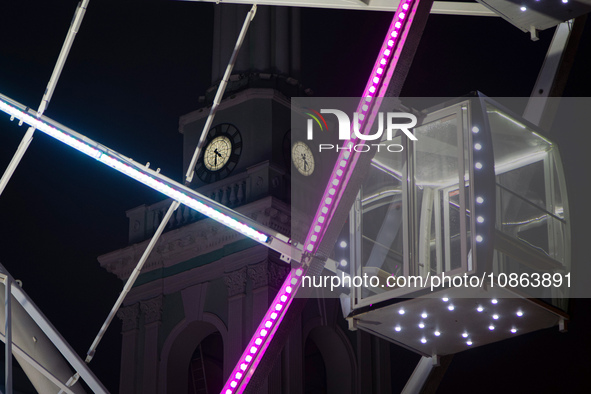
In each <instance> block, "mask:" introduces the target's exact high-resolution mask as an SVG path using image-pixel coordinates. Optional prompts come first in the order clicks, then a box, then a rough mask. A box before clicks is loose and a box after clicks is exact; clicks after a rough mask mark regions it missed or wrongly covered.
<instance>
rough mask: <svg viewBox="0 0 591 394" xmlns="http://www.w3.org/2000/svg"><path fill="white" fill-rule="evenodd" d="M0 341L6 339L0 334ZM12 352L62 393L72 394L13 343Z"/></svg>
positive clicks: (72, 393)
mask: <svg viewBox="0 0 591 394" xmlns="http://www.w3.org/2000/svg"><path fill="white" fill-rule="evenodd" d="M0 341H2V342H4V343H6V337H5V336H4V335H2V334H0ZM12 351H13V353H14V354H15V355H16V356H19V357H20V358H21V359H22V360H24V361H26V362H27V363H28V364H29V365H31V366H32V367H33V368H35V369H36V370H37V371H39V372H40V373H41V374H42V375H43V376H45V377H46V378H47V379H49V380H50V381H51V382H52V383H53V384H55V385H56V386H57V387H59V388H60V389H61V390H62V392H65V393H67V394H74V392H73V391H72V390H71V389H70V388H69V387H67V386H66V385H65V384H63V383H62V382H61V381H60V380H59V379H58V378H57V377H56V376H55V375H54V374H52V373H51V372H49V371H48V370H47V369H45V367H43V365H41V364H39V363H38V362H37V361H36V360H35V359H34V358H33V357H31V356H30V355H29V354H28V353H27V352H25V351H24V350H23V349H21V348H20V347H18V346H17V345H15V344H14V343H13V344H12ZM6 393H8V390H6Z"/></svg>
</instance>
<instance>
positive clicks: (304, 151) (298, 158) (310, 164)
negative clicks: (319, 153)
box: [291, 141, 314, 176]
mask: <svg viewBox="0 0 591 394" xmlns="http://www.w3.org/2000/svg"><path fill="white" fill-rule="evenodd" d="M291 160H292V161H293V165H294V166H295V168H297V170H298V171H299V172H300V174H302V175H304V176H310V175H312V173H313V172H314V155H313V154H312V151H311V150H310V148H309V147H308V145H306V144H304V143H303V142H301V141H298V142H296V143H295V144H293V146H292V148H291Z"/></svg>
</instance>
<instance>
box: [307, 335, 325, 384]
mask: <svg viewBox="0 0 591 394" xmlns="http://www.w3.org/2000/svg"><path fill="white" fill-rule="evenodd" d="M304 357H305V360H304V368H305V369H304V393H305V394H324V393H327V381H326V365H325V364H324V358H323V357H322V353H320V349H318V346H316V343H315V342H314V340H313V339H311V338H308V339H307V340H306V346H305V348H304Z"/></svg>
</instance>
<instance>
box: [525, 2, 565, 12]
mask: <svg viewBox="0 0 591 394" xmlns="http://www.w3.org/2000/svg"><path fill="white" fill-rule="evenodd" d="M538 1H540V0H536V2H538ZM562 2H563V3H564V4H566V3H568V0H562ZM520 10H521V11H527V7H526V6H524V5H523V6H521V8H520Z"/></svg>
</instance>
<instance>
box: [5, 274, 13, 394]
mask: <svg viewBox="0 0 591 394" xmlns="http://www.w3.org/2000/svg"><path fill="white" fill-rule="evenodd" d="M11 287H12V278H11V277H10V275H6V278H5V279H4V335H5V341H4V344H5V346H4V392H5V394H12V346H13V343H12V308H11V301H12V296H11V295H10V289H11Z"/></svg>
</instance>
